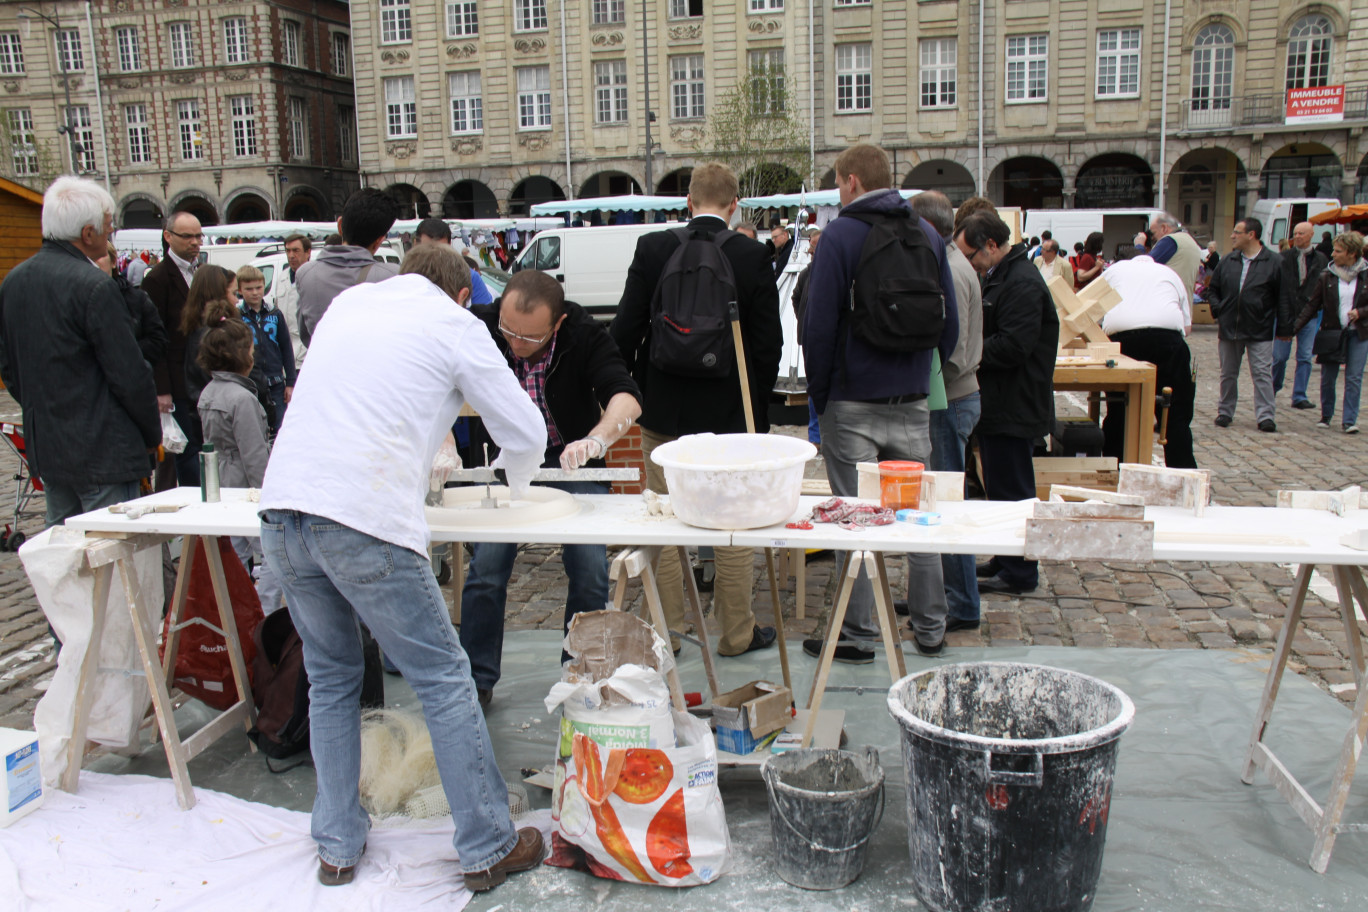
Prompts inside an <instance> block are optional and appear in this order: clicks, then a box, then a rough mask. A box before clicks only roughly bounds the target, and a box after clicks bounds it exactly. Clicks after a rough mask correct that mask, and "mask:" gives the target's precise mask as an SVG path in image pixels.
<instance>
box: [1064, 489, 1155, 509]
mask: <svg viewBox="0 0 1368 912" xmlns="http://www.w3.org/2000/svg"><path fill="white" fill-rule="evenodd" d="M1069 498H1073V499H1075V500H1100V501H1102V502H1103V503H1109V504H1132V505H1139V506H1144V504H1145V499H1144V498H1143V497H1136V496H1135V495H1134V494H1118V493H1117V492H1115V491H1102V490H1099V489H1097V488H1080V487H1076V486H1074V485H1058V484H1057V485H1050V500H1067V499H1069Z"/></svg>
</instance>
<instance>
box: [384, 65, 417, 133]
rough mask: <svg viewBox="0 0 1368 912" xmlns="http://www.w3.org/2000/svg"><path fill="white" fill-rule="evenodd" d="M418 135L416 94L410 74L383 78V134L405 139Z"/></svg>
mask: <svg viewBox="0 0 1368 912" xmlns="http://www.w3.org/2000/svg"><path fill="white" fill-rule="evenodd" d="M417 135H418V96H417V94H415V92H414V89H413V77H412V76H392V77H390V78H389V79H386V80H385V136H386V137H387V138H389V139H406V138H409V137H413V136H417Z"/></svg>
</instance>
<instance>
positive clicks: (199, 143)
mask: <svg viewBox="0 0 1368 912" xmlns="http://www.w3.org/2000/svg"><path fill="white" fill-rule="evenodd" d="M176 128H177V131H178V132H179V133H180V153H181V161H201V160H202V159H203V158H204V137H203V135H202V134H201V133H200V106H199V101H198V100H197V99H194V98H190V99H186V100H185V101H178V102H176Z"/></svg>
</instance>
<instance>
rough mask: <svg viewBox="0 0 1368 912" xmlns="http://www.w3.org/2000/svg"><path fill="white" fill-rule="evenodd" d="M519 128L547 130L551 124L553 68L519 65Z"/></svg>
mask: <svg viewBox="0 0 1368 912" xmlns="http://www.w3.org/2000/svg"><path fill="white" fill-rule="evenodd" d="M516 72H517V74H518V129H520V130H545V129H547V128H548V127H550V126H551V68H550V67H546V66H537V67H519V68H518V69H517V71H516Z"/></svg>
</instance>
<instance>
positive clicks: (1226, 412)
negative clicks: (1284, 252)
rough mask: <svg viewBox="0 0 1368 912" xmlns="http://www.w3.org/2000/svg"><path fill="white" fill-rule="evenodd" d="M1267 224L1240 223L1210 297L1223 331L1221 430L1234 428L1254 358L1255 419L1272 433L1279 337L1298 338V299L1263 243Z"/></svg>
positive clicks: (1218, 417) (1210, 286) (1210, 288)
mask: <svg viewBox="0 0 1368 912" xmlns="http://www.w3.org/2000/svg"><path fill="white" fill-rule="evenodd" d="M1262 233H1263V225H1262V224H1260V222H1259V220H1258V219H1256V218H1247V219H1244V220H1242V221H1239V222H1236V223H1235V230H1234V231H1232V232H1231V233H1230V241H1231V244H1232V246H1233V247H1234V248H1235V249H1234V250H1233V251H1232V252H1231V253H1229V254H1227V255H1226V256H1225V257H1224V258H1222V260H1221V262H1220V263H1219V264H1218V265H1217V266H1216V271H1215V272H1213V273H1212V274H1211V282H1210V283H1209V284H1208V286H1207V298H1208V300H1210V301H1211V313H1212V316H1214V317H1215V318H1216V323H1217V328H1218V330H1219V337H1220V341H1219V343H1218V344H1219V346H1220V348H1219V351H1220V356H1221V400H1220V403H1219V405H1218V406H1217V414H1216V426H1217V427H1220V428H1225V427H1230V423H1231V421H1232V420H1233V419H1234V417H1235V404H1236V402H1237V401H1238V399H1239V395H1240V362H1241V361H1243V360H1244V356H1245V354H1246V353H1248V355H1249V379H1250V381H1251V382H1252V383H1253V384H1254V419H1255V420H1256V421H1257V422H1258V425H1259V430H1261V431H1263V432H1264V433H1268V434H1271V433H1273V432H1274V431H1276V430H1277V429H1278V426H1277V425H1276V424H1274V423H1273V403H1274V400H1273V336H1274V333H1275V332H1277V333H1278V335H1280V336H1288V337H1290V336H1291V335H1292V324H1293V322H1294V320H1295V318H1296V314H1295V313H1294V312H1293V310H1292V300H1293V298H1292V295H1284V294H1283V268H1282V261H1281V260H1280V259H1279V258H1278V257H1277V255H1275V254H1274V253H1273V251H1271V250H1269V249H1268V248H1267V247H1265V246H1264V245H1263V244H1262V243H1260V241H1259V235H1261V234H1262Z"/></svg>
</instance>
